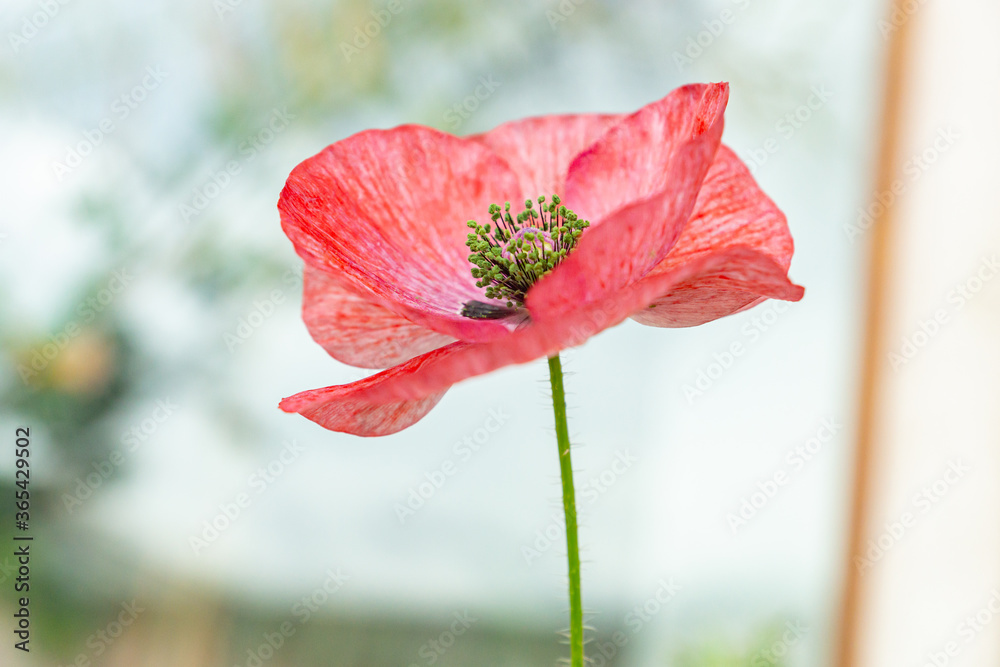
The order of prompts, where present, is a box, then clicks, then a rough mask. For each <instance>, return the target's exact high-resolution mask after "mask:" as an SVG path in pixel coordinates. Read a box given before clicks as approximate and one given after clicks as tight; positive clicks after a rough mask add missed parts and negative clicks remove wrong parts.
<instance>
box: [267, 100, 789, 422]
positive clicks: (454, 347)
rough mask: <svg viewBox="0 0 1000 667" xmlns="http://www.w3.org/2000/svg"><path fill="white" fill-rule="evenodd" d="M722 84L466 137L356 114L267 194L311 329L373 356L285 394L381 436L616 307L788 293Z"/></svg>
mask: <svg viewBox="0 0 1000 667" xmlns="http://www.w3.org/2000/svg"><path fill="white" fill-rule="evenodd" d="M728 98H729V86H728V85H727V84H724V83H720V84H694V85H688V86H684V87H682V88H679V89H677V90H675V91H673V92H671V93H670V94H669V95H667V96H666V97H664V98H663V99H661V100H659V101H657V102H653V103H651V104H649V105H647V106H645V107H643V108H641V109H639V110H638V111H636V112H635V113H632V114H617V115H616V114H579V115H553V116H541V117H536V118H527V119H523V120H517V121H512V122H509V123H505V124H503V125H500V126H499V127H497V128H495V129H493V130H491V131H489V132H486V133H484V134H479V135H475V136H469V137H456V136H453V135H450V134H447V133H444V132H440V131H438V130H435V129H431V128H428V127H422V126H419V125H403V126H400V127H397V128H394V129H390V130H367V131H363V132H360V133H358V134H355V135H353V136H351V137H348V138H347V139H344V140H342V141H339V142H337V143H335V144H333V145H331V146H329V147H327V148H326V149H324V150H323V151H322V152H320V153H319V154H318V155H315V156H314V157H311V158H309V159H307V160H305V161H304V162H302V163H301V164H299V165H298V166H297V167H296V168H295V169H294V170H293V171H292V173H291V175H290V176H289V177H288V181H287V183H286V184H285V187H284V189H283V191H282V193H281V198H280V201H279V202H278V208H279V210H280V213H281V224H282V228H283V229H284V231H285V233H286V234H287V235H288V238H289V239H290V240H291V241H292V243H293V244H294V246H295V250H296V252H297V253H298V255H299V256H300V257H301V258H302V259H303V260H304V262H305V278H304V282H305V286H304V295H303V306H302V311H303V319H304V321H305V324H306V327H307V328H308V330H309V333H310V334H311V335H312V337H313V339H314V340H315V341H316V342H317V343H319V344H320V345H321V346H323V347H324V348H325V349H326V351H327V352H328V353H329V354H330V355H331V356H333V357H334V358H335V359H337V360H339V361H342V362H344V363H347V364H351V365H354V366H360V367H365V368H375V369H385V370H382V371H381V372H379V373H377V374H374V375H372V376H370V377H367V378H365V379H363V380H359V381H357V382H352V383H350V384H344V385H337V386H331V387H326V388H322V389H313V390H310V391H305V392H302V393H299V394H296V395H294V396H291V397H289V398H286V399H284V400H283V401H281V404H280V407H281V409H282V410H285V411H286V412H297V413H299V414H301V415H303V416H305V417H306V418H308V419H310V420H312V421H314V422H316V423H317V424H320V425H321V426H324V427H325V428H328V429H331V430H334V431H343V432H348V433H354V434H357V435H363V436H376V435H386V434H389V433H394V432H396V431H399V430H401V429H404V428H406V427H408V426H410V425H412V424H414V423H415V422H417V421H418V420H420V419H421V418H422V417H423V416H424V415H426V414H427V413H428V412H429V411H430V410H431V409H432V408H433V407H434V405H435V404H436V403H437V402H438V401H439V400H440V399H441V397H442V396H443V395H444V393H445V392H446V391H447V390H448V388H449V387H451V386H452V385H453V384H455V383H456V382H459V381H461V380H464V379H466V378H468V377H472V376H475V375H481V374H483V373H488V372H490V371H493V370H495V369H498V368H501V367H503V366H507V365H510V364H520V363H526V362H529V361H532V360H535V359H538V358H541V357H550V356H552V355H555V354H557V353H558V352H559V351H561V350H563V349H565V348H568V347H573V346H577V345H580V344H581V343H583V342H584V341H585V340H587V339H588V338H589V337H590V336H593V335H595V334H597V333H599V332H600V331H602V330H604V329H606V328H608V327H611V326H614V325H616V324H619V323H621V322H622V321H624V320H625V319H627V318H632V319H633V320H635V321H637V322H639V323H640V324H645V325H648V326H655V327H689V326H695V325H699V324H703V323H705V322H709V321H711V320H715V319H717V318H720V317H723V316H726V315H730V314H732V313H736V312H739V311H741V310H745V309H747V308H749V307H752V306H754V305H756V304H757V303H760V302H761V301H763V300H765V299H768V298H777V299H785V300H789V301H797V300H798V299H800V298H801V297H802V294H803V289H802V288H801V287H799V286H797V285H795V284H793V283H792V282H790V280H789V279H788V276H787V272H788V267H789V264H790V262H791V258H792V249H793V246H792V238H791V235H790V234H789V231H788V226H787V223H786V220H785V216H784V214H782V212H781V211H780V210H779V209H778V208H777V206H775V204H774V203H773V202H772V201H771V200H770V199H769V198H768V197H767V196H766V195H765V194H764V193H763V192H762V191H761V190H760V188H759V187H758V186H757V183H756V182H755V181H754V179H753V177H752V176H751V174H750V172H749V170H748V169H747V167H746V166H745V165H744V164H743V163H742V162H741V161H740V159H739V158H738V157H737V156H736V154H735V153H734V152H733V151H732V150H730V149H729V148H728V147H726V146H725V145H723V144H722V143H721V137H722V129H723V113H724V111H725V107H726V104H727V102H728ZM553 195H555V196H554V197H553ZM512 204H513V206H512ZM522 204H523V206H522ZM522 209H523V210H522ZM470 230H471V231H470Z"/></svg>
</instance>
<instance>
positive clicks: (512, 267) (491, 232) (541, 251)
mask: <svg viewBox="0 0 1000 667" xmlns="http://www.w3.org/2000/svg"><path fill="white" fill-rule="evenodd" d="M537 201H538V208H537V209H536V208H535V206H534V204H535V202H533V201H531V200H530V199H528V200H525V202H524V210H523V211H521V212H520V213H518V214H517V218H516V219H515V218H514V217H513V216H511V214H510V202H506V203H505V204H504V206H503V208H501V207H500V206H498V205H497V204H491V205H490V218H491V220H492V221H493V222H492V224H491V223H486V224H485V225H480V224H479V223H478V222H476V221H475V220H469V222H468V223H467V224H468V227H469V229H471V230H472V231H471V232H469V236H468V239H467V240H466V242H465V245H467V246H469V250H470V251H471V252H472V254H470V255H469V262H471V263H472V277H473V278H476V287H485V288H486V298H487V299H495V300H497V301H502V302H505V303H506V308H505V307H503V306H501V305H497V304H490V303H483V302H482V301H469V302H468V303H466V304H465V306H464V307H463V308H462V315H464V316H465V317H471V318H473V319H499V318H502V317H507V316H508V315H511V314H513V312H514V311H513V309H516V308H520V307H521V306H523V305H524V295H525V294H526V293H527V292H528V289H529V288H530V287H531V286H532V285H534V284H535V283H536V282H537V281H538V279H539V278H541V277H542V276H544V275H546V274H548V273H550V272H551V271H552V270H553V269H554V268H556V266H558V264H559V262H561V261H563V259H565V258H566V255H568V254H569V253H570V252H571V251H572V250H573V248H574V247H576V244H577V241H579V239H580V235H581V234H582V233H583V230H584V229H586V228H587V227H589V226H590V223H589V222H588V221H586V220H581V219H580V218H579V217H578V216H577V215H576V213H574V212H573V211H571V210H569V209H568V208H566V207H565V206H562V205H561V200H560V199H559V196H558V195H552V201H550V202H548V203H546V201H545V197H539V198H538V200H537Z"/></svg>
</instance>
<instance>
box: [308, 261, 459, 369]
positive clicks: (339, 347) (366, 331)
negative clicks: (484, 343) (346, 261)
mask: <svg viewBox="0 0 1000 667" xmlns="http://www.w3.org/2000/svg"><path fill="white" fill-rule="evenodd" d="M303 280H304V283H305V285H304V287H303V290H302V319H303V321H304V322H305V324H306V328H307V329H308V330H309V334H310V335H311V336H312V338H313V340H315V341H316V342H317V343H319V344H320V345H322V346H323V349H325V350H326V351H327V352H329V353H330V356H332V357H333V358H334V359H336V360H338V361H342V362H344V363H345V364H350V365H352V366H360V367H362V368H388V367H389V366H395V365H396V364H399V363H402V362H404V361H406V360H407V359H412V358H413V357H416V356H418V355H421V354H423V353H425V352H429V351H431V350H434V349H436V348H439V347H441V346H442V345H447V344H448V343H450V342H452V341H453V339H452V338H450V337H448V336H444V335H442V334H439V333H436V332H434V331H431V330H430V329H427V328H426V327H423V326H420V325H419V324H414V323H413V322H411V321H409V320H408V319H406V318H404V317H401V316H399V315H397V314H396V313H394V312H392V311H391V310H389V309H387V308H385V307H383V306H381V305H379V304H377V303H375V302H373V301H371V300H370V299H369V298H365V297H363V296H360V295H358V294H357V293H355V292H353V291H352V290H350V289H348V288H347V287H344V286H343V285H341V284H340V282H339V281H338V280H337V279H336V278H335V277H334V275H333V274H331V273H329V272H327V271H323V270H322V269H317V268H315V267H313V266H310V265H309V264H306V266H305V271H304V274H303Z"/></svg>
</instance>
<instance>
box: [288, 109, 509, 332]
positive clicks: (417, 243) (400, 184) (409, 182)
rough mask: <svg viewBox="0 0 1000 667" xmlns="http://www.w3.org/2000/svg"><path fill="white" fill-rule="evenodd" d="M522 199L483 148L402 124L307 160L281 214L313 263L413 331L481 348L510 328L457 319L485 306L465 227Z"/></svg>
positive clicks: (299, 250)
mask: <svg viewBox="0 0 1000 667" xmlns="http://www.w3.org/2000/svg"><path fill="white" fill-rule="evenodd" d="M519 192H520V186H519V184H518V181H517V176H516V175H515V174H514V173H513V172H512V171H511V170H510V168H509V167H508V166H507V164H506V163H505V162H504V161H503V160H502V159H500V158H499V157H498V156H497V155H496V154H494V153H493V151H492V150H490V149H489V148H487V147H486V146H484V145H483V144H481V143H479V142H476V141H468V140H465V139H459V138H457V137H453V136H451V135H449V134H445V133H443V132H438V131H437V130H433V129H430V128H426V127H420V126H417V125H405V126H402V127H397V128H395V129H392V130H368V131H365V132H360V133H358V134H355V135H353V136H351V137H348V138H347V139H344V140H343V141H339V142H337V143H335V144H333V145H332V146H328V147H327V148H326V149H325V150H323V151H322V152H321V153H319V154H318V155H316V156H314V157H312V158H309V159H308V160H305V161H304V162H302V163H301V164H300V165H298V166H297V167H296V168H295V169H294V170H293V171H292V173H291V175H290V176H289V177H288V181H287V183H286V184H285V188H284V190H282V193H281V199H280V200H279V202H278V208H279V210H280V211H281V224H282V228H283V229H284V230H285V233H286V234H287V235H288V237H289V239H291V241H292V243H293V244H294V245H295V250H296V252H297V253H298V254H299V256H301V257H302V258H303V259H304V260H306V262H307V263H309V264H312V265H314V266H317V267H321V268H323V269H325V270H328V271H331V272H332V273H334V274H335V275H336V276H337V278H338V279H339V280H342V281H343V282H344V283H345V284H347V285H350V286H351V287H352V288H354V289H355V290H356V291H357V292H358V293H359V294H362V295H369V294H370V295H374V296H375V297H377V299H376V301H378V302H379V303H383V304H384V305H386V307H388V308H390V309H391V310H393V311H395V312H397V313H398V314H400V315H403V316H404V317H406V318H407V319H409V320H411V321H413V322H416V323H418V324H422V325H424V326H426V327H428V328H430V329H432V330H434V331H437V332H439V333H442V334H446V335H448V336H451V337H453V338H460V339H466V340H484V339H489V338H491V337H495V336H497V335H501V334H504V333H506V332H507V326H506V325H505V324H503V323H502V322H499V321H494V320H473V319H470V318H466V317H462V316H461V315H460V312H461V309H462V306H463V305H464V304H465V303H466V302H467V301H469V300H472V299H482V298H483V296H482V294H483V292H482V290H481V289H479V288H477V287H476V286H475V279H474V278H473V277H472V274H471V272H470V269H471V265H470V264H469V261H468V248H467V247H466V246H465V237H466V234H467V233H468V231H469V229H468V227H466V225H465V223H466V221H468V220H470V219H478V220H482V219H483V218H484V217H485V216H486V215H487V212H488V210H489V205H490V204H491V203H496V202H502V201H505V200H507V199H511V198H513V197H514V196H515V195H517V194H518V193H519Z"/></svg>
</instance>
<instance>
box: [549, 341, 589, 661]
mask: <svg viewBox="0 0 1000 667" xmlns="http://www.w3.org/2000/svg"><path fill="white" fill-rule="evenodd" d="M549 379H550V381H551V382H552V409H553V410H554V411H555V415H556V441H557V442H558V444H559V471H560V472H561V473H562V496H563V512H565V514H566V552H567V557H568V558H569V646H570V665H571V666H572V667H583V600H582V597H581V595H580V542H579V539H578V537H577V529H576V493H575V492H574V491H573V461H572V459H571V458H570V452H569V448H570V445H569V428H568V427H567V425H566V391H565V389H563V372H562V362H561V361H560V360H559V355H558V354H557V355H555V356H552V357H549Z"/></svg>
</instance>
